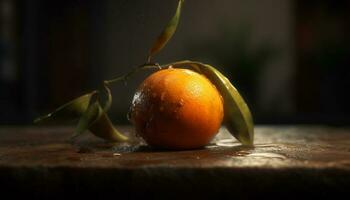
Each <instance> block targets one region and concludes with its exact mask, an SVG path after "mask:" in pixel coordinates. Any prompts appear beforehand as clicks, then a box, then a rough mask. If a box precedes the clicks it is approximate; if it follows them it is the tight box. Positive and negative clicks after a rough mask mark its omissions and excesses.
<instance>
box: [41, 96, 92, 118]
mask: <svg viewBox="0 0 350 200" xmlns="http://www.w3.org/2000/svg"><path fill="white" fill-rule="evenodd" d="M94 95H96V91H93V92H91V93H88V94H85V95H83V96H80V97H78V98H76V99H73V100H72V101H70V102H68V103H66V104H64V105H62V106H60V107H59V108H57V109H56V110H55V111H53V112H51V113H49V114H47V115H44V116H41V117H38V118H37V119H35V120H34V123H39V122H42V121H45V120H48V119H51V118H63V117H65V118H66V117H68V118H70V119H74V118H78V117H80V116H81V115H82V114H83V113H84V112H85V111H86V109H87V108H88V106H89V104H90V100H91V97H93V96H94Z"/></svg>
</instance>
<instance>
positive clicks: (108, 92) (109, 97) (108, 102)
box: [103, 81, 112, 112]
mask: <svg viewBox="0 0 350 200" xmlns="http://www.w3.org/2000/svg"><path fill="white" fill-rule="evenodd" d="M103 88H104V90H105V93H106V95H107V100H106V102H105V105H104V107H103V111H104V112H107V111H108V110H109V109H110V108H111V106H112V93H111V89H109V87H108V83H107V82H106V81H104V84H103Z"/></svg>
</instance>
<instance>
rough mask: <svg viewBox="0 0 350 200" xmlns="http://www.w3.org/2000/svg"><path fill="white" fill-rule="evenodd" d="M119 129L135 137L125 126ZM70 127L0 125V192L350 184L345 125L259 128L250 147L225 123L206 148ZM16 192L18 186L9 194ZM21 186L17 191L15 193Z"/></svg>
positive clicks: (138, 192)
mask: <svg viewBox="0 0 350 200" xmlns="http://www.w3.org/2000/svg"><path fill="white" fill-rule="evenodd" d="M120 129H121V130H122V131H123V132H124V133H126V134H128V135H131V136H133V131H132V129H131V128H130V127H120ZM72 131H73V129H72V128H71V127H2V128H0V184H1V185H4V186H3V187H2V188H3V191H8V192H10V191H11V192H12V193H13V194H28V195H34V196H36V197H45V198H48V197H50V198H54V199H55V198H58V197H61V196H64V194H66V193H67V192H70V193H71V195H73V196H77V197H83V196H85V197H93V196H101V195H102V196H105V195H108V194H114V193H118V195H119V194H120V195H121V194H123V195H126V196H127V197H129V198H138V197H154V198H168V197H173V198H175V197H182V196H184V195H186V197H191V196H192V197H207V198H209V197H220V196H226V195H228V194H230V195H231V194H232V195H233V196H236V197H240V198H242V197H243V198H250V197H260V196H261V195H267V196H273V197H294V196H298V195H301V194H304V193H307V195H308V196H310V197H327V196H328V197H332V195H334V194H341V193H346V192H347V190H348V189H350V129H348V128H332V127H326V126H257V127H256V128H255V135H256V136H255V147H245V146H241V145H240V144H239V143H237V142H236V141H235V140H234V139H233V138H232V137H231V136H230V135H229V134H228V133H227V132H226V131H225V130H224V129H222V130H221V131H220V134H219V135H218V136H217V137H216V138H215V139H214V140H213V142H212V143H211V144H210V145H208V146H207V147H205V148H203V149H197V150H188V151H165V150H157V149H152V148H150V147H148V146H146V145H145V144H144V143H142V141H139V140H136V142H134V143H132V144H126V143H122V144H108V143H105V142H104V141H102V140H100V139H98V138H95V137H94V136H92V135H90V134H86V135H84V136H83V137H81V138H80V139H79V140H78V141H77V142H76V143H74V144H72V143H69V142H67V139H68V138H69V136H70V135H71V134H72ZM14 191H15V192H14ZM19 191H21V192H19Z"/></svg>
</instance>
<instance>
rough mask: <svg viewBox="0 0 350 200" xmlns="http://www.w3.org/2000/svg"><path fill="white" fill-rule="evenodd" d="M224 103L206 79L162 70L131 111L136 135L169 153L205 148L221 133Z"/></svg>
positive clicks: (143, 87)
mask: <svg viewBox="0 0 350 200" xmlns="http://www.w3.org/2000/svg"><path fill="white" fill-rule="evenodd" d="M223 115H224V112H223V100H222V97H221V95H220V93H219V92H218V90H217V89H216V87H215V86H214V85H213V84H212V83H211V82H210V81H209V80H208V79H207V78H206V77H205V76H203V75H201V74H198V73H196V72H194V71H192V70H188V69H173V68H169V69H162V70H159V71H157V72H155V73H153V74H151V75H150V76H149V77H147V78H146V79H145V80H144V81H143V83H142V84H141V85H140V86H139V88H138V90H137V91H136V93H135V95H134V98H133V101H132V105H131V110H130V118H131V122H132V123H133V124H134V126H135V129H136V133H137V134H138V135H140V136H141V137H142V138H143V139H144V140H145V141H146V142H147V143H148V144H149V145H151V146H156V147H161V148H166V149H193V148H199V147H203V146H205V145H206V144H208V143H209V142H210V140H211V139H212V138H213V137H214V136H215V135H216V133H217V132H218V130H219V128H220V126H221V122H222V119H223Z"/></svg>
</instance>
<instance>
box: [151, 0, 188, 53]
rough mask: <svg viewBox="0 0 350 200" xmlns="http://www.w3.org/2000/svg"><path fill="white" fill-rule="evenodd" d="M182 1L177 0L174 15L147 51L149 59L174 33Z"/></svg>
mask: <svg viewBox="0 0 350 200" xmlns="http://www.w3.org/2000/svg"><path fill="white" fill-rule="evenodd" d="M182 3H183V0H179V3H178V5H177V9H176V12H175V15H174V16H173V17H172V18H171V20H170V21H169V22H168V24H167V25H166V26H165V28H164V29H163V31H162V33H161V34H160V35H159V36H158V38H157V39H156V41H155V42H154V44H153V46H152V48H151V49H150V51H149V60H150V58H151V57H152V56H154V55H155V54H157V53H158V52H159V51H160V50H162V49H163V47H164V46H165V45H166V44H167V43H168V41H169V40H170V38H171V37H172V36H173V34H174V33H175V31H176V28H177V25H178V24H179V19H180V14H181V7H182Z"/></svg>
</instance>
